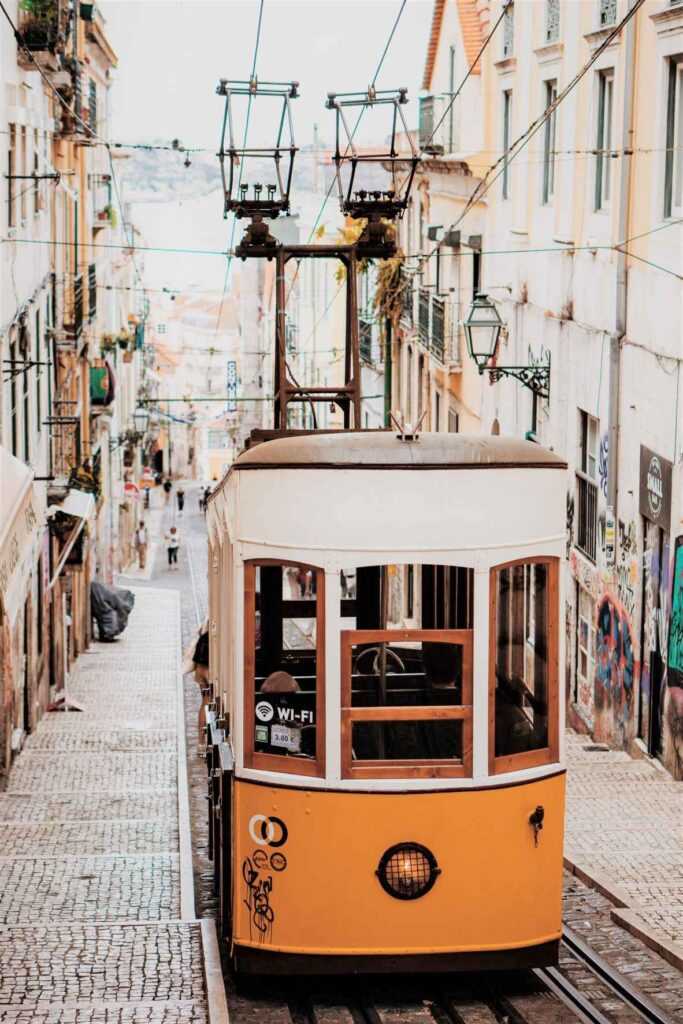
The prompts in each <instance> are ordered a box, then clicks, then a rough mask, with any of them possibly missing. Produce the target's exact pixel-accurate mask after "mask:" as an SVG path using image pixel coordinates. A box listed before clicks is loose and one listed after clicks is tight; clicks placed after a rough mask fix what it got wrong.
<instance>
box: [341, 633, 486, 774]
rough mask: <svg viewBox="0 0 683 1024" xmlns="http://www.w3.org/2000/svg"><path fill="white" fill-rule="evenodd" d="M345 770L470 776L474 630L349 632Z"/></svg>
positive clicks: (344, 713) (344, 659)
mask: <svg viewBox="0 0 683 1024" xmlns="http://www.w3.org/2000/svg"><path fill="white" fill-rule="evenodd" d="M342 669H343V671H342V728H343V732H344V774H345V776H346V777H353V776H356V775H359V774H370V773H371V771H373V770H374V771H375V772H379V773H380V774H383V775H388V776H393V777H396V778H401V777H407V776H410V775H425V774H426V775H431V776H439V775H454V774H458V775H466V774H469V772H470V770H471V769H470V762H471V751H472V633H471V631H470V630H464V629H463V630H455V629H452V630H378V631H375V630H367V631H366V630H348V631H344V632H342Z"/></svg>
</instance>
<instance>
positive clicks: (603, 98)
mask: <svg viewBox="0 0 683 1024" xmlns="http://www.w3.org/2000/svg"><path fill="white" fill-rule="evenodd" d="M613 95H614V71H613V70H612V69H611V68H610V70H609V71H599V72H598V124H597V132H596V140H595V145H596V149H597V155H596V157H595V209H596V210H604V209H605V208H606V207H607V206H608V205H609V200H610V191H611V187H610V186H611V177H612V158H611V153H610V151H611V148H612V103H613Z"/></svg>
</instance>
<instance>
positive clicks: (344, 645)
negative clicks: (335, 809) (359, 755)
mask: <svg viewBox="0 0 683 1024" xmlns="http://www.w3.org/2000/svg"><path fill="white" fill-rule="evenodd" d="M473 632H474V631H473V630H471V629H345V630H342V631H341V770H342V771H341V774H342V778H343V779H469V778H471V777H472V742H473V718H472V716H473V704H472V699H473V674H472V667H473V666H472V642H473ZM400 640H406V641H415V640H421V641H428V642H431V643H452V644H458V645H460V646H461V647H462V648H463V660H462V667H463V673H462V700H463V703H462V704H458V705H456V704H445V705H434V704H433V705H428V706H414V705H412V704H411V705H409V706H403V707H401V706H400V705H399V706H397V707H378V708H354V707H352V706H351V697H352V694H351V689H352V679H351V674H352V673H351V658H352V648H353V646H354V644H366V643H384V642H391V641H394V642H396V641H400ZM444 719H454V720H460V721H462V722H463V736H462V746H463V760H462V763H460V764H453V763H452V762H451V761H449V760H447V759H445V758H439V759H421V760H386V761H354V760H352V752H351V734H352V730H353V723H354V722H428V721H430V720H444Z"/></svg>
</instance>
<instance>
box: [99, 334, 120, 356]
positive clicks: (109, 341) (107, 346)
mask: <svg viewBox="0 0 683 1024" xmlns="http://www.w3.org/2000/svg"><path fill="white" fill-rule="evenodd" d="M115 348H116V342H115V340H114V335H113V334H103V335H102V340H101V341H100V351H101V352H102V355H106V353H107V352H113V351H114V349H115Z"/></svg>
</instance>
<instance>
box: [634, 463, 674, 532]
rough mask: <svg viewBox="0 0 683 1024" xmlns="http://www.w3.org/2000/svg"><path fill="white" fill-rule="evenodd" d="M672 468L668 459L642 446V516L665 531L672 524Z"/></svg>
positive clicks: (640, 503)
mask: <svg viewBox="0 0 683 1024" xmlns="http://www.w3.org/2000/svg"><path fill="white" fill-rule="evenodd" d="M672 468H673V467H672V464H671V463H670V462H669V460H668V459H664V458H662V456H661V455H657V454H656V452H653V451H651V450H650V449H649V448H646V447H645V446H644V445H641V446H640V502H639V505H640V514H641V515H642V516H645V518H646V519H649V521H650V522H651V523H654V524H655V525H656V526H661V527H662V529H664V530H668V529H669V527H670V524H671V471H672Z"/></svg>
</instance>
